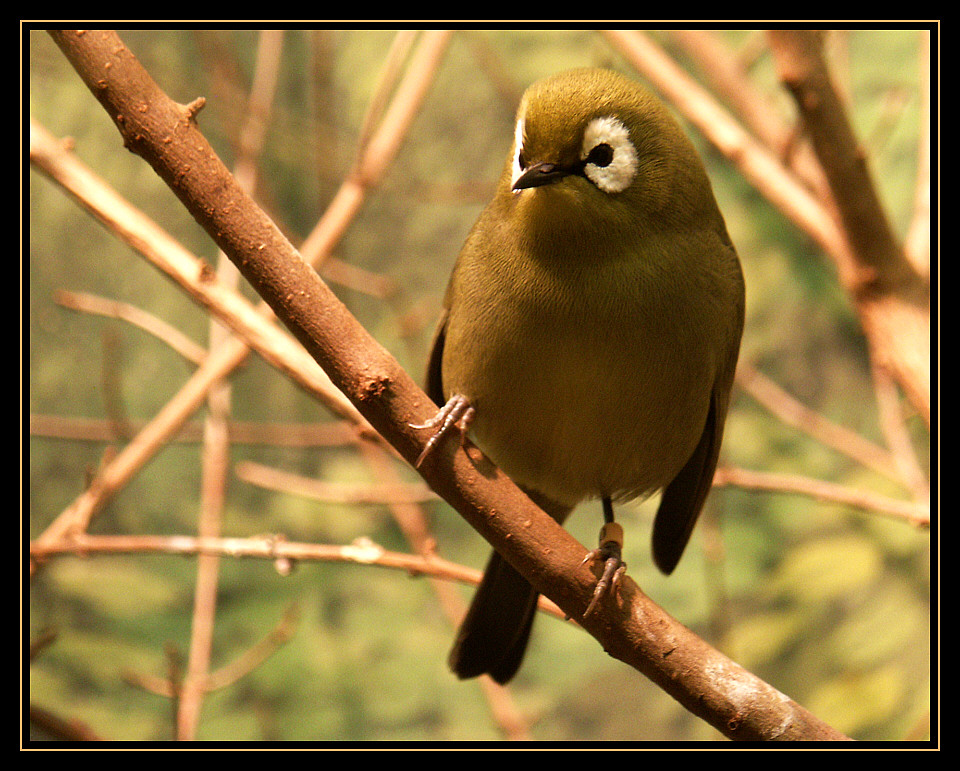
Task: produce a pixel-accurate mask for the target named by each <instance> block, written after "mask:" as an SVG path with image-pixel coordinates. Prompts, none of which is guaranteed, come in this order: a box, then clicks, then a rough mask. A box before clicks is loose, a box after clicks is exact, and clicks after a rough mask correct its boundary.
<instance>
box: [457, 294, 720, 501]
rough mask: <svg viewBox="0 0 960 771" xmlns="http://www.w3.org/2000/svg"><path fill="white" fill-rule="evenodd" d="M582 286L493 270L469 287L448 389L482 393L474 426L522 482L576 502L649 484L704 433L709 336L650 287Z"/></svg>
mask: <svg viewBox="0 0 960 771" xmlns="http://www.w3.org/2000/svg"><path fill="white" fill-rule="evenodd" d="M579 289H580V290H581V292H580V293H579V294H571V293H570V291H563V288H562V287H560V288H558V287H550V286H547V285H545V284H543V283H541V285H539V286H537V287H534V288H532V289H529V291H523V290H522V288H521V290H519V291H518V287H517V285H516V284H514V285H511V286H509V287H502V286H501V287H499V289H498V287H497V282H496V281H495V280H489V281H485V282H483V283H481V284H474V285H473V286H472V287H471V289H470V291H465V292H462V293H458V295H457V297H456V301H455V302H454V303H453V304H452V305H451V308H450V318H449V321H448V328H447V337H446V342H445V348H444V359H443V383H444V390H445V391H446V394H447V395H448V396H449V395H450V394H453V393H460V394H462V395H464V396H465V397H467V399H468V400H469V401H470V402H471V404H472V405H473V406H474V408H475V410H476V417H475V420H474V422H473V424H472V427H471V438H472V439H473V440H474V441H475V442H476V443H477V445H478V446H479V447H480V448H481V449H482V450H483V451H484V452H485V453H486V454H487V455H488V456H489V457H490V458H491V460H493V461H494V462H495V463H496V464H497V465H498V466H499V467H500V468H502V469H503V470H504V471H505V472H506V473H507V474H508V475H509V476H510V477H511V478H512V479H513V480H514V481H516V482H517V483H518V484H520V485H523V486H527V487H530V488H533V489H535V490H539V491H540V492H543V493H544V494H546V495H548V496H550V497H551V498H553V499H554V500H557V501H558V502H561V503H568V504H573V503H576V502H577V501H579V500H582V499H584V498H589V497H596V496H601V495H612V496H616V497H633V496H636V495H642V494H646V493H649V492H651V491H653V490H656V489H658V488H660V487H663V486H664V485H665V484H667V483H668V482H669V481H670V480H671V479H672V478H673V477H674V476H675V475H676V473H677V472H678V471H679V469H680V468H681V467H682V466H683V464H684V463H685V462H686V460H687V458H688V457H689V455H690V454H691V452H692V451H693V448H694V447H695V446H696V443H697V441H698V439H699V437H700V433H701V431H702V429H703V425H704V421H705V419H706V414H707V407H708V403H709V398H710V391H711V387H712V383H713V379H714V373H713V368H714V363H713V361H712V359H711V355H710V346H709V343H708V341H707V340H705V339H704V335H703V333H702V330H699V331H698V330H697V328H696V327H697V325H696V323H695V322H694V321H692V320H689V319H686V318H685V317H684V314H683V313H682V312H681V313H677V311H676V309H673V310H672V312H670V313H668V312H666V309H663V310H662V312H661V311H658V309H657V307H656V305H657V301H656V300H651V299H647V300H645V299H644V298H643V293H642V292H638V291H634V290H633V289H631V290H624V291H619V292H618V291H616V289H617V288H616V287H615V286H614V287H609V288H608V291H607V292H605V293H604V292H601V293H597V292H587V293H584V292H583V291H582V290H583V289H584V287H583V286H580V287H579ZM634 289H635V288H634Z"/></svg>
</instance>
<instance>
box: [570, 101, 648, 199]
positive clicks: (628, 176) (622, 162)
mask: <svg viewBox="0 0 960 771" xmlns="http://www.w3.org/2000/svg"><path fill="white" fill-rule="evenodd" d="M604 144H605V145H608V146H609V147H610V149H611V150H612V151H613V158H612V159H611V161H610V163H608V164H607V165H606V166H597V165H596V164H595V163H587V164H585V165H584V167H583V172H584V174H586V175H587V179H589V180H590V181H591V182H593V184H595V185H596V186H597V187H598V188H600V189H601V190H602V191H603V192H604V193H620V192H623V191H624V190H626V189H627V188H628V187H630V183H631V182H633V178H634V177H635V176H636V175H637V151H636V149H635V148H634V146H633V143H632V142H631V141H630V131H629V130H628V129H627V127H626V126H624V125H623V123H621V122H620V121H619V120H618V119H617V118H614V117H613V116H607V117H603V118H594V119H593V120H592V121H590V122H589V123H588V124H587V128H586V130H585V131H584V132H583V148H582V149H581V151H580V160H582V161H585V160H587V158H588V157H589V156H590V152H591V151H592V150H593V149H594V148H596V147H597V146H598V145H604Z"/></svg>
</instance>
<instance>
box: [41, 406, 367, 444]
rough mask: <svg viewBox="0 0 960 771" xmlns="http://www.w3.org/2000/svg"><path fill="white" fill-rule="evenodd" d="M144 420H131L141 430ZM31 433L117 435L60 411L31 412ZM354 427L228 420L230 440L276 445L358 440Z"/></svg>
mask: <svg viewBox="0 0 960 771" xmlns="http://www.w3.org/2000/svg"><path fill="white" fill-rule="evenodd" d="M143 426H144V422H143V421H131V427H132V428H133V429H134V430H136V431H140V430H142V429H143ZM202 431H203V427H202V426H201V425H200V424H199V423H196V422H193V423H185V424H184V425H183V426H181V427H180V429H179V431H178V432H177V433H176V435H175V436H173V437H171V439H170V441H180V442H198V441H200V440H201V439H202ZM30 435H31V436H41V437H45V438H48V439H70V440H74V441H85V442H111V441H113V440H114V439H116V436H115V435H114V434H113V432H112V429H111V424H110V423H109V422H108V421H107V420H104V419H103V418H69V417H63V416H60V415H38V414H31V415H30ZM357 438H358V437H357V430H356V428H355V427H354V426H352V425H350V424H349V423H347V422H346V421H339V422H332V423H252V422H249V421H243V420H232V421H230V441H231V442H233V443H235V444H250V445H270V446H277V447H337V446H341V445H345V444H350V443H352V442H356V441H357Z"/></svg>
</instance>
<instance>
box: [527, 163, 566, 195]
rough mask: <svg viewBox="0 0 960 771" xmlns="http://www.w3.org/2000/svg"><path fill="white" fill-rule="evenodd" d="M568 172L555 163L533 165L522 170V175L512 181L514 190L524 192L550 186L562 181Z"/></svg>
mask: <svg viewBox="0 0 960 771" xmlns="http://www.w3.org/2000/svg"><path fill="white" fill-rule="evenodd" d="M569 173H570V172H569V171H568V170H567V169H564V168H562V167H560V166H558V165H557V164H555V163H535V164H533V166H530V167H529V168H526V169H524V170H523V173H522V174H521V175H520V176H519V177H517V178H516V180H514V183H513V189H514V190H525V189H526V188H528V187H540V186H541V185H552V184H553V183H554V182H557V181H558V180H560V179H563V178H564V177H565V176H567V175H568V174H569Z"/></svg>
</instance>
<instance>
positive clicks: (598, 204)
mask: <svg viewBox="0 0 960 771" xmlns="http://www.w3.org/2000/svg"><path fill="white" fill-rule="evenodd" d="M743 316H744V286H743V277H742V273H741V270H740V263H739V261H738V259H737V253H736V251H735V249H734V246H733V244H732V243H731V240H730V237H729V235H728V234H727V230H726V226H725V225H724V221H723V217H722V216H721V214H720V211H719V209H718V207H717V204H716V201H715V199H714V196H713V192H712V189H711V187H710V182H709V180H708V179H707V175H706V172H705V170H704V167H703V164H702V162H701V161H700V158H699V157H698V155H697V153H696V151H695V149H694V147H693V145H692V144H691V143H690V141H689V140H688V139H687V137H686V136H685V135H684V133H683V132H682V130H681V129H680V127H679V126H678V124H677V122H676V121H675V120H674V118H673V117H672V116H671V115H670V114H669V113H668V111H667V109H666V108H665V107H664V105H663V104H662V103H661V102H660V101H659V100H658V99H657V98H656V97H654V96H653V95H652V94H651V93H650V92H649V91H647V90H646V89H645V88H644V87H642V86H640V85H639V84H638V83H636V82H634V81H632V80H630V79H628V78H626V77H623V76H621V75H619V74H616V73H614V72H610V71H607V70H600V69H577V70H571V71H567V72H563V73H560V74H558V75H555V76H552V77H548V78H546V79H544V80H542V81H539V82H537V83H535V84H534V85H532V86H531V87H530V88H529V89H528V90H527V91H526V93H525V94H524V96H523V98H522V100H521V103H520V106H519V109H518V112H517V121H516V131H515V136H514V143H513V148H512V150H511V152H510V157H509V158H508V161H507V164H506V168H505V169H504V172H503V175H502V176H501V178H500V181H499V184H498V186H497V190H496V194H495V195H494V197H493V200H492V201H491V202H490V203H489V205H488V206H487V207H486V208H485V209H484V210H483V212H482V213H481V215H480V217H479V219H478V220H477V222H476V224H475V225H474V227H473V229H472V231H471V232H470V234H469V236H468V237H467V240H466V243H465V244H464V246H463V249H462V251H461V252H460V256H459V259H458V260H457V263H456V266H455V268H454V270H453V275H452V277H451V279H450V283H449V287H448V290H447V293H446V298H445V301H444V311H443V315H442V319H441V322H440V325H439V329H438V332H437V336H436V339H435V343H434V347H433V350H432V353H431V356H430V362H429V367H428V376H427V392H428V394H429V395H430V397H431V398H432V399H433V400H434V401H435V402H436V403H437V405H438V406H440V405H443V408H442V410H441V411H440V412H438V414H437V416H436V418H435V419H434V420H432V421H430V422H429V423H428V424H426V425H425V426H423V427H427V426H429V427H432V428H436V432H435V433H434V435H433V436H432V437H431V439H430V441H429V442H428V444H427V449H425V450H424V455H423V456H421V461H422V460H423V458H424V457H425V456H426V455H427V454H428V452H429V448H430V447H432V446H434V445H435V443H436V441H437V440H439V439H440V438H441V437H442V436H444V435H445V434H446V432H447V430H448V429H450V428H451V427H458V428H459V429H460V430H461V431H462V432H465V433H467V434H468V436H469V438H470V440H471V441H472V442H473V443H474V444H475V445H476V446H478V447H479V448H480V449H481V450H482V451H483V452H484V454H485V455H486V456H487V457H488V458H490V459H491V460H492V461H493V462H494V463H496V464H497V466H499V467H500V468H501V469H502V470H503V471H504V472H505V473H506V474H507V475H509V476H510V477H511V478H512V479H513V480H514V481H515V482H516V483H517V484H518V485H520V486H521V487H522V488H523V489H524V490H525V491H527V493H528V494H529V495H530V496H531V498H533V499H534V500H535V501H536V502H537V503H539V504H540V505H541V506H542V507H543V508H544V509H545V510H546V511H547V512H548V513H550V514H551V515H552V516H553V517H554V518H555V519H557V520H558V521H560V522H562V521H563V520H564V519H565V517H566V516H567V514H568V513H569V512H570V510H571V509H572V508H573V507H574V506H575V505H576V504H577V503H578V502H580V501H582V500H584V499H589V498H600V499H602V501H603V505H604V515H605V520H606V522H607V525H605V528H604V530H602V531H601V544H600V548H599V549H598V550H597V551H595V552H594V553H592V555H591V556H592V557H594V558H596V559H599V560H602V561H603V562H604V566H605V568H604V573H603V577H602V578H601V580H600V584H598V592H597V595H596V597H595V599H601V597H602V595H603V594H604V593H608V594H609V592H608V590H609V588H610V587H611V586H613V587H615V585H616V583H617V580H618V578H619V574H620V573H622V569H623V567H624V565H623V564H622V562H621V559H620V557H621V554H620V543H619V542H620V538H619V537H618V534H617V529H618V527H619V526H618V525H617V524H616V523H613V508H612V502H613V501H621V500H627V499H631V498H635V497H638V496H646V495H649V494H651V493H653V492H655V491H658V490H662V492H663V494H662V498H661V502H660V504H659V509H658V511H657V515H656V519H655V521H654V525H653V559H654V561H655V563H656V565H657V566H658V567H659V569H660V570H662V571H663V572H664V573H670V572H671V571H672V570H673V569H674V567H675V566H676V564H677V562H678V560H679V559H680V556H681V554H682V553H683V550H684V547H685V546H686V544H687V541H688V539H689V538H690V533H691V531H692V529H693V526H694V523H695V522H696V520H697V517H698V515H699V513H700V510H701V508H702V507H703V503H704V499H705V498H706V497H707V493H708V492H709V490H710V486H711V481H712V479H713V474H714V470H715V468H716V464H717V456H718V453H719V451H720V442H721V438H722V435H723V426H724V421H725V419H726V416H727V406H728V403H729V399H730V389H731V385H732V383H733V377H734V370H735V368H736V363H737V354H738V350H739V347H740V337H741V333H742V329H743ZM536 604H537V593H536V591H535V590H534V589H533V588H532V587H531V586H530V584H529V583H528V582H527V581H526V580H525V579H524V578H523V577H522V576H521V575H520V574H519V573H518V572H517V571H516V570H514V568H513V567H512V566H511V565H510V564H509V563H507V562H506V561H505V560H504V559H503V558H501V557H500V555H499V554H497V553H496V552H494V553H493V555H492V556H491V558H490V561H489V563H488V565H487V568H486V571H485V574H484V577H483V580H482V582H481V584H480V586H479V588H478V590H477V592H476V595H475V597H474V599H473V602H472V604H471V606H470V609H469V611H468V613H467V616H466V618H465V619H464V621H463V624H462V626H461V628H460V631H459V633H458V635H457V639H456V641H455V643H454V647H453V650H452V651H451V653H450V665H451V667H452V669H453V670H454V672H455V673H456V674H457V675H458V676H460V677H462V678H466V677H475V676H477V675H481V674H484V673H487V674H489V675H490V676H491V677H493V679H494V680H496V681H497V682H500V683H505V682H507V681H508V680H510V679H511V678H512V677H513V675H514V673H515V672H516V671H517V669H518V667H519V666H520V663H521V660H522V658H523V654H524V651H525V649H526V646H527V641H528V638H529V635H530V628H531V624H532V623H533V617H534V613H535V609H536Z"/></svg>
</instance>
